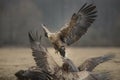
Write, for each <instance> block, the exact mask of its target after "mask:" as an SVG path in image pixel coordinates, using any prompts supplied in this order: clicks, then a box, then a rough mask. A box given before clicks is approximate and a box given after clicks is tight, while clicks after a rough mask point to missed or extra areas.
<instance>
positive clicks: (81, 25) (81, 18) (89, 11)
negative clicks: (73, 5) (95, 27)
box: [58, 3, 97, 45]
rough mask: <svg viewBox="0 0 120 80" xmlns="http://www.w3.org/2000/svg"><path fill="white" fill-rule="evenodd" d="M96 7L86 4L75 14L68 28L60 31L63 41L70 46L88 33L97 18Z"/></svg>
mask: <svg viewBox="0 0 120 80" xmlns="http://www.w3.org/2000/svg"><path fill="white" fill-rule="evenodd" d="M95 9H96V6H95V5H94V4H89V5H88V4H87V3H85V4H84V5H83V6H82V7H81V9H80V10H79V11H78V12H77V13H74V14H73V16H72V18H71V21H70V23H69V24H68V26H67V27H64V28H62V29H61V30H60V32H58V33H59V35H60V37H61V40H62V41H63V42H65V43H66V44H67V45H70V44H72V43H74V42H76V41H78V40H79V39H80V37H81V36H82V35H83V34H85V33H86V32H87V29H88V27H89V26H90V25H91V24H92V23H93V22H94V21H95V17H96V16H97V15H96V13H97V11H96V10H95Z"/></svg>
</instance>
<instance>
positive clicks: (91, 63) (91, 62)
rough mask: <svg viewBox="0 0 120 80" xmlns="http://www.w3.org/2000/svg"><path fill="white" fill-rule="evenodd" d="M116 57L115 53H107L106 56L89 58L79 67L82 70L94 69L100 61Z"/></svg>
mask: <svg viewBox="0 0 120 80" xmlns="http://www.w3.org/2000/svg"><path fill="white" fill-rule="evenodd" d="M114 57H115V55H114V54H107V55H104V56H100V57H95V58H89V59H87V60H86V61H85V62H84V63H82V64H81V65H80V66H79V67H78V69H79V70H80V71H84V70H86V71H92V70H93V69H94V68H95V67H96V66H98V65H99V64H100V63H103V62H106V61H108V60H111V59H113V58H114Z"/></svg>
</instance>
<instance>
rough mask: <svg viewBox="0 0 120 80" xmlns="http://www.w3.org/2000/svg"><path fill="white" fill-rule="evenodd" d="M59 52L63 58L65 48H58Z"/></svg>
mask: <svg viewBox="0 0 120 80" xmlns="http://www.w3.org/2000/svg"><path fill="white" fill-rule="evenodd" d="M59 52H60V55H61V56H63V57H65V47H64V46H61V47H60V49H59Z"/></svg>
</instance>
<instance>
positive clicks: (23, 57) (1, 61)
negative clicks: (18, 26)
mask: <svg viewBox="0 0 120 80" xmlns="http://www.w3.org/2000/svg"><path fill="white" fill-rule="evenodd" d="M48 50H49V52H50V54H52V55H53V57H54V59H55V60H56V61H57V62H59V65H61V62H60V61H61V60H60V58H59V56H58V55H57V54H54V50H53V49H51V48H49V49H48ZM107 53H114V54H115V55H116V57H115V58H114V59H113V60H110V61H108V62H105V63H103V64H100V65H99V66H97V67H96V68H95V70H94V71H100V72H102V71H109V72H110V73H111V76H112V78H113V79H112V80H120V76H119V75H120V48H68V49H67V56H68V57H69V58H70V59H72V60H73V62H74V63H75V65H77V66H78V65H79V64H81V63H82V62H83V61H84V60H85V59H88V58H91V57H96V56H101V55H104V54H107ZM31 66H35V62H34V60H33V57H32V53H31V50H30V49H29V48H0V80H16V77H15V76H14V73H15V72H17V71H19V70H21V69H23V70H25V69H27V68H28V67H31Z"/></svg>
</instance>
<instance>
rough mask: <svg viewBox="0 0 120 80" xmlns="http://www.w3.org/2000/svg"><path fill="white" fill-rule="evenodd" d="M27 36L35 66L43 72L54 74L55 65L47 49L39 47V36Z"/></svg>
mask: <svg viewBox="0 0 120 80" xmlns="http://www.w3.org/2000/svg"><path fill="white" fill-rule="evenodd" d="M28 35H29V40H30V43H31V49H32V55H33V56H34V60H35V62H36V65H37V66H38V67H39V68H41V69H42V70H45V71H51V70H52V71H53V72H54V71H55V69H56V70H57V68H58V65H57V63H56V62H55V61H54V60H53V58H52V57H51V56H50V54H49V53H48V51H47V49H46V48H44V47H43V46H42V45H41V42H40V41H41V36H40V37H39V36H38V33H37V32H36V34H33V33H32V32H29V33H28Z"/></svg>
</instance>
